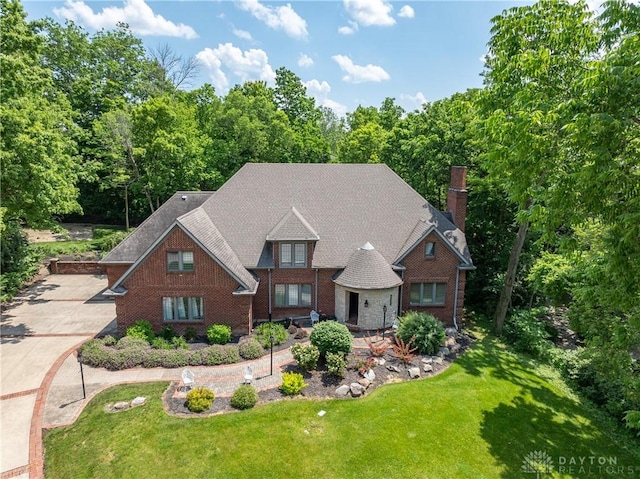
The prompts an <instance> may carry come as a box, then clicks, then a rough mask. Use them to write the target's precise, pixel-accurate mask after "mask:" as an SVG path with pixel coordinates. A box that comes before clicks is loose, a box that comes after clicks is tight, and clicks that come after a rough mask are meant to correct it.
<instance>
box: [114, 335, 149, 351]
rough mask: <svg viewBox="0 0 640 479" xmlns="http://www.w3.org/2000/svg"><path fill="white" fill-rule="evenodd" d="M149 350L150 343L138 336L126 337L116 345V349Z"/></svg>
mask: <svg viewBox="0 0 640 479" xmlns="http://www.w3.org/2000/svg"><path fill="white" fill-rule="evenodd" d="M130 348H137V349H148V348H149V342H148V341H147V340H146V339H144V338H139V337H137V336H125V337H123V338H120V339H119V340H118V342H117V343H116V345H115V349H130Z"/></svg>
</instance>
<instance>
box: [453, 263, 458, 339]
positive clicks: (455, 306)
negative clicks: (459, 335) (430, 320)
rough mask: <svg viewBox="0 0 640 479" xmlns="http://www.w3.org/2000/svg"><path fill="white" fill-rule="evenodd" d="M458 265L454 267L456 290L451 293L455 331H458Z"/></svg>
mask: <svg viewBox="0 0 640 479" xmlns="http://www.w3.org/2000/svg"><path fill="white" fill-rule="evenodd" d="M459 283H460V265H458V267H457V268H456V291H455V293H454V295H453V325H454V327H455V328H456V331H459V330H460V328H458V288H459V287H460V284H459Z"/></svg>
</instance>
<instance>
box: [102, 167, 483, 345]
mask: <svg viewBox="0 0 640 479" xmlns="http://www.w3.org/2000/svg"><path fill="white" fill-rule="evenodd" d="M466 202H467V191H466V170H465V168H463V167H453V168H452V174H451V187H450V188H449V194H448V202H447V209H448V211H447V212H440V211H438V210H436V209H435V208H434V207H433V206H432V205H431V204H429V203H428V202H427V201H426V200H425V199H424V198H422V197H421V196H420V195H419V194H418V193H417V192H416V191H415V190H413V189H412V188H411V187H410V186H409V185H408V184H407V183H405V182H404V181H403V180H402V179H401V178H400V177H399V176H397V175H396V174H395V173H394V172H393V171H392V170H391V169H390V168H388V167H387V166H386V165H379V164H376V165H374V164H348V165H346V164H253V163H248V164H246V165H245V166H243V167H242V168H241V169H240V170H239V171H238V172H237V173H236V174H235V175H234V176H233V177H232V178H230V179H229V180H228V181H227V182H226V183H225V184H224V185H223V186H222V187H221V188H220V189H219V190H218V191H216V192H178V193H176V194H175V195H174V196H173V197H171V198H170V199H169V200H168V201H167V202H166V203H165V204H164V205H162V206H161V207H160V208H159V209H158V210H157V211H156V212H155V213H153V214H152V215H151V216H150V217H149V218H147V220H146V221H144V222H143V223H142V224H141V225H140V226H139V227H138V228H137V229H136V230H135V231H134V232H133V233H132V234H131V235H129V236H128V237H127V238H126V239H125V240H124V241H123V242H122V243H120V244H119V245H118V246H117V247H116V248H114V249H113V250H112V251H111V252H110V253H109V254H108V255H107V256H106V257H105V258H104V259H102V261H101V262H100V263H101V264H102V265H103V266H105V267H106V268H107V274H108V278H109V290H108V292H107V294H110V295H112V296H114V297H115V303H116V314H117V321H118V328H119V330H120V331H123V330H124V329H126V328H127V327H128V326H130V325H131V324H133V323H134V322H135V321H136V320H138V319H147V320H149V321H151V323H152V324H153V325H154V327H155V328H156V329H160V328H161V327H163V326H165V325H172V326H173V327H174V328H175V329H176V331H178V332H183V331H184V329H186V328H187V327H188V326H192V327H194V328H195V329H196V330H197V331H198V332H200V333H203V332H204V331H205V330H206V328H207V326H209V325H210V324H213V323H225V324H229V325H230V326H231V327H232V329H233V331H234V334H246V333H247V332H249V331H250V330H251V328H252V325H253V324H254V322H255V321H259V320H263V319H267V318H269V317H270V316H272V317H273V318H274V319H279V318H285V317H292V316H303V315H309V312H310V311H311V310H312V309H313V310H316V311H319V312H322V313H325V314H328V315H334V316H335V317H336V318H337V319H338V320H339V321H342V322H347V323H350V324H352V325H353V326H356V327H358V328H361V329H378V328H381V327H382V326H383V324H385V325H387V326H388V325H390V324H391V323H392V321H393V319H394V318H395V316H396V315H398V314H400V313H401V312H402V311H407V310H419V311H426V312H429V313H432V314H433V315H434V316H436V317H437V318H439V319H440V320H442V321H443V322H444V323H445V324H447V325H450V326H457V325H458V322H459V318H460V317H461V315H462V307H463V302H464V290H465V280H466V272H467V271H468V270H470V269H473V268H474V266H473V263H472V261H471V257H470V255H469V250H468V248H467V244H466V239H465V235H464V222H465V215H466Z"/></svg>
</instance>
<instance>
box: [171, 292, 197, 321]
mask: <svg viewBox="0 0 640 479" xmlns="http://www.w3.org/2000/svg"><path fill="white" fill-rule="evenodd" d="M185 297H186V298H187V299H188V311H187V317H186V318H178V316H179V314H178V300H182V299H183V298H185ZM196 299H199V300H200V305H201V309H202V312H201V317H199V318H194V317H193V310H194V306H195V305H194V300H196ZM166 300H170V301H171V311H172V314H173V318H170V319H167V315H166V309H165V303H166V302H167V301H166ZM203 320H204V299H203V298H202V297H199V296H164V297H163V298H162V321H164V322H167V323H176V322H182V321H185V322H186V321H189V322H201V321H203Z"/></svg>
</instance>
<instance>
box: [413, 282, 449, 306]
mask: <svg viewBox="0 0 640 479" xmlns="http://www.w3.org/2000/svg"><path fill="white" fill-rule="evenodd" d="M439 284H442V285H444V297H443V299H442V302H436V300H437V287H438V285H439ZM415 285H420V301H418V302H415V301H411V289H413V287H414V286H415ZM429 288H430V289H431V291H428V289H429ZM427 297H430V298H431V300H432V302H431V303H427V302H426V300H425V298H427ZM409 304H410V305H413V306H444V305H446V304H447V283H444V282H432V283H412V284H411V286H410V288H409Z"/></svg>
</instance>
